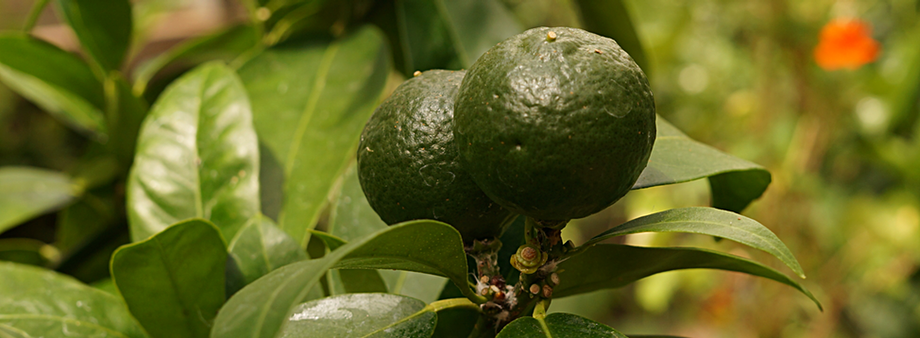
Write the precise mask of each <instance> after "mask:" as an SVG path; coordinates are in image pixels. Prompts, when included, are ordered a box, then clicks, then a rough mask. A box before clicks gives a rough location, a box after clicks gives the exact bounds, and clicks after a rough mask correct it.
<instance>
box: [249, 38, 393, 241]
mask: <svg viewBox="0 0 920 338" xmlns="http://www.w3.org/2000/svg"><path fill="white" fill-rule="evenodd" d="M388 55H389V53H388V51H387V46H386V43H385V41H384V38H383V37H382V35H381V34H380V33H379V32H378V31H377V30H376V29H374V28H372V27H369V26H366V27H364V28H361V29H358V30H357V31H355V32H353V33H351V34H349V35H346V36H345V37H342V38H340V39H338V40H335V41H323V40H314V41H310V42H300V43H296V44H295V43H291V44H287V45H285V46H278V47H275V48H273V49H269V50H266V51H264V52H263V53H262V54H260V55H258V56H256V57H255V58H253V59H252V60H250V62H248V63H247V64H246V65H244V66H243V67H242V68H241V69H240V76H241V77H242V79H243V81H244V83H245V84H246V90H247V91H248V92H249V95H250V97H251V99H252V105H253V108H254V109H253V119H254V123H255V127H256V131H257V132H258V134H259V138H260V140H261V141H262V142H263V143H264V144H265V145H266V146H267V147H268V149H269V150H270V152H271V154H270V155H268V156H271V157H272V158H275V159H277V160H278V161H279V163H278V165H279V166H280V167H281V168H283V169H282V170H283V174H284V177H285V179H284V182H283V186H273V185H272V186H270V185H267V184H263V186H262V190H263V191H277V190H283V192H284V200H283V202H282V203H283V205H282V206H281V207H280V214H279V215H278V218H277V221H278V226H280V227H281V229H283V230H284V231H286V232H287V233H289V234H291V236H292V237H294V239H296V240H297V241H298V243H300V245H301V246H304V247H305V246H306V244H307V243H308V241H309V237H310V233H309V231H308V230H310V229H312V228H313V227H314V226H315V225H316V222H317V220H318V219H319V214H320V211H321V210H322V209H323V207H324V206H325V205H326V204H327V200H328V198H327V197H328V196H329V195H330V193H331V191H332V190H333V188H334V185H335V181H336V178H338V177H339V176H340V175H341V174H342V173H343V172H344V171H345V168H346V167H347V166H348V163H349V162H350V161H351V159H352V158H353V156H354V150H355V147H356V146H357V143H358V137H359V135H360V133H361V129H362V127H363V126H364V123H365V122H366V121H367V119H368V117H369V116H370V115H371V113H373V110H374V107H375V106H376V104H377V101H378V98H379V96H380V93H381V90H382V89H383V86H384V84H385V82H386V77H387V74H388V72H389V68H390V65H389V64H390V61H389V58H388ZM269 215H270V214H269Z"/></svg>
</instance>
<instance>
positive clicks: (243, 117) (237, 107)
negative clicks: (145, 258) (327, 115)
mask: <svg viewBox="0 0 920 338" xmlns="http://www.w3.org/2000/svg"><path fill="white" fill-rule="evenodd" d="M258 161H259V150H258V145H257V141H256V134H255V131H254V130H253V127H252V120H251V115H250V106H249V100H248V99H247V98H246V91H245V89H243V85H242V83H240V80H239V79H238V78H237V76H236V74H234V73H233V70H231V69H229V68H227V66H225V65H223V64H220V63H209V64H206V65H202V66H201V67H199V68H196V69H195V70H194V71H191V72H189V73H188V74H186V75H184V76H182V78H180V79H179V80H176V82H174V83H173V84H172V85H171V86H170V87H169V88H168V89H167V90H166V92H164V93H163V95H162V96H160V99H159V100H158V101H157V102H156V104H155V105H154V106H153V108H152V109H151V111H150V114H149V115H148V116H147V118H146V119H145V120H144V124H143V127H142V128H141V134H140V137H139V138H138V146H137V155H136V157H135V160H134V166H133V167H132V168H131V173H130V176H129V177H128V191H127V194H128V220H129V221H130V222H129V223H130V226H131V237H132V238H133V240H135V241H139V240H143V239H145V238H147V237H150V236H151V235H153V234H155V233H157V232H158V231H160V230H162V229H164V228H166V227H167V226H169V225H170V224H173V223H175V222H178V221H181V220H185V219H188V218H195V217H199V218H205V219H208V220H210V221H211V222H213V223H214V224H215V225H217V227H218V228H220V229H221V233H222V234H223V235H224V238H233V237H234V236H235V235H236V232H237V231H239V229H240V228H242V227H243V225H245V224H246V222H248V221H249V220H250V219H251V218H252V217H253V216H255V215H256V214H257V213H258V212H259V194H258V191H259V181H258V177H259V162H258Z"/></svg>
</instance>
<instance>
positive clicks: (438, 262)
mask: <svg viewBox="0 0 920 338" xmlns="http://www.w3.org/2000/svg"><path fill="white" fill-rule="evenodd" d="M462 246H463V244H462V240H461V239H460V234H459V233H458V232H457V230H455V229H454V228H453V227H451V226H449V225H447V224H444V223H440V222H436V221H414V222H406V223H402V224H400V225H395V226H392V227H389V228H387V229H385V230H383V231H381V232H379V233H377V234H375V235H374V236H368V237H364V238H362V239H359V240H356V241H353V242H351V243H349V244H346V245H344V246H342V247H340V248H338V249H337V250H335V251H332V252H331V253H329V254H327V255H326V256H325V257H324V258H322V259H314V260H309V261H304V262H298V263H294V264H290V265H287V266H284V267H281V268H279V269H277V270H275V271H272V272H270V273H269V274H267V275H265V276H264V277H262V278H260V279H258V280H256V281H255V282H253V283H252V284H249V285H247V286H246V287H244V288H243V289H242V290H240V292H237V293H236V294H235V295H234V296H233V297H231V298H230V300H229V301H227V304H226V305H225V306H224V307H223V308H222V309H221V311H220V313H219V314H218V316H217V319H216V321H215V324H214V330H213V331H212V332H211V336H212V337H274V336H275V334H276V333H278V331H279V330H280V328H281V327H282V326H283V325H284V323H285V322H286V321H287V319H288V318H289V316H290V315H289V314H290V313H291V310H292V309H293V308H294V306H296V305H297V304H299V303H300V302H301V300H302V299H303V298H304V297H305V296H306V295H307V293H308V292H309V290H310V289H311V288H313V287H314V286H316V285H317V284H318V282H319V280H320V277H322V276H323V275H324V274H325V273H326V272H327V271H328V270H329V269H330V268H333V267H334V266H336V264H337V263H344V264H340V265H342V266H340V267H343V268H392V269H405V270H413V271H423V272H429V273H432V272H433V273H437V274H441V275H447V276H450V277H452V279H453V280H454V281H455V283H458V284H460V285H462V286H463V288H464V289H465V290H466V293H467V296H469V297H475V295H473V294H472V290H471V289H470V288H469V286H468V282H467V280H466V258H465V254H464V252H463V248H462Z"/></svg>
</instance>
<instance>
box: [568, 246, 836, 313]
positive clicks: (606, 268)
mask: <svg viewBox="0 0 920 338" xmlns="http://www.w3.org/2000/svg"><path fill="white" fill-rule="evenodd" d="M680 269H718V270H726V271H735V272H742V273H746V274H749V275H754V276H760V277H764V278H768V279H772V280H774V281H777V282H780V283H783V284H786V285H789V286H791V287H793V288H795V289H796V290H799V291H801V292H802V293H803V294H805V295H806V296H808V298H811V300H812V301H814V302H815V305H817V306H818V308H819V309H820V308H821V304H820V303H819V302H818V300H817V298H815V296H814V295H812V294H811V292H809V291H808V290H806V289H805V288H804V287H803V286H802V285H800V284H799V283H797V282H796V281H794V280H792V279H791V278H789V277H786V275H784V274H782V273H780V272H779V271H776V270H774V269H772V268H769V267H767V266H765V265H763V264H760V263H757V262H754V261H751V260H748V259H744V258H741V257H736V256H732V255H728V254H724V253H721V252H716V251H711V250H705V249H696V248H643V247H634V246H628V245H619V244H597V245H595V246H593V247H591V248H588V249H587V250H586V251H585V252H584V253H582V254H579V255H576V256H573V257H572V258H570V259H568V260H566V261H564V262H562V263H560V264H559V270H560V271H561V272H560V273H559V279H560V283H559V285H558V286H556V288H554V289H553V297H565V296H571V295H575V294H579V293H586V292H591V291H595V290H601V289H612V288H618V287H622V286H625V285H628V284H630V283H632V282H635V281H637V280H639V279H642V278H645V277H648V276H651V275H654V274H657V273H661V272H666V271H672V270H680Z"/></svg>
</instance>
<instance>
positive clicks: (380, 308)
mask: <svg viewBox="0 0 920 338" xmlns="http://www.w3.org/2000/svg"><path fill="white" fill-rule="evenodd" d="M435 323H437V314H436V313H435V312H434V310H433V309H430V308H428V307H426V306H425V303H424V302H422V301H420V300H418V299H412V298H409V297H403V296H397V295H389V294H379V293H378V294H352V295H341V296H335V297H329V298H323V299H320V300H315V301H312V302H308V303H304V304H301V305H299V306H297V307H296V308H295V309H294V312H293V314H292V315H291V318H290V321H289V322H288V324H287V325H286V326H285V327H284V330H282V332H281V335H280V336H281V337H341V338H348V337H381V338H382V337H399V338H402V337H430V336H431V334H432V333H434V328H435Z"/></svg>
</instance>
